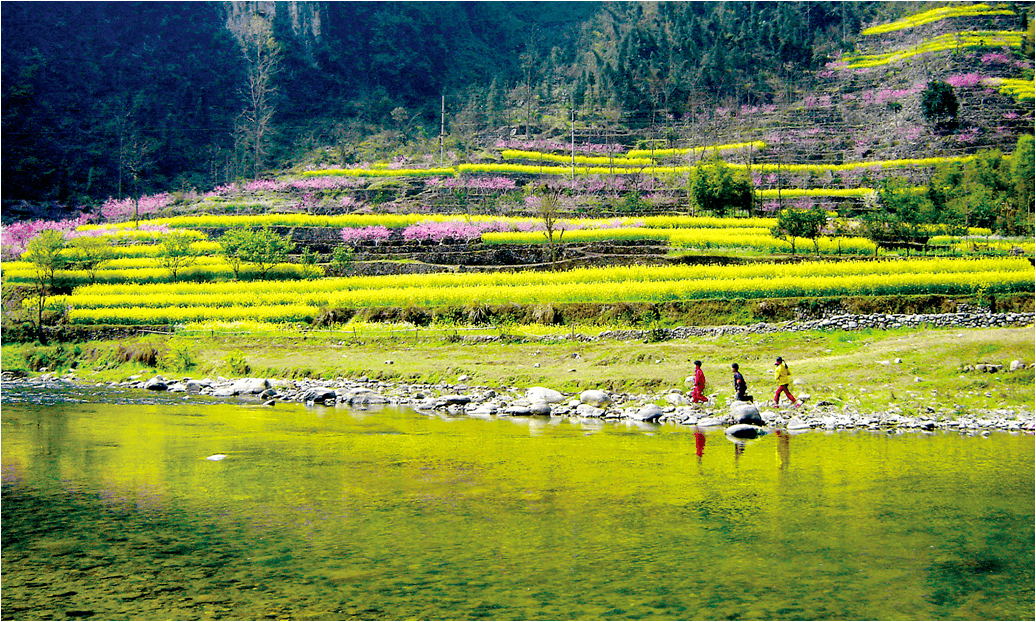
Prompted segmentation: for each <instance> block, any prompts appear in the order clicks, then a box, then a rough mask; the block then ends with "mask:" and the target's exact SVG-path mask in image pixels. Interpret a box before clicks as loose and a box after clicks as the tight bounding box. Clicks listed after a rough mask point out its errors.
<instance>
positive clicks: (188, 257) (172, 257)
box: [158, 231, 198, 281]
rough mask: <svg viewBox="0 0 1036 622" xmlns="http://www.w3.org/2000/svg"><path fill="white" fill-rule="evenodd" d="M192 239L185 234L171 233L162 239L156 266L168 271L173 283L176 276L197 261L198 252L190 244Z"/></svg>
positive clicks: (192, 241)
mask: <svg viewBox="0 0 1036 622" xmlns="http://www.w3.org/2000/svg"><path fill="white" fill-rule="evenodd" d="M193 243H194V239H193V238H192V237H190V236H189V235H187V234H185V233H181V232H179V231H173V232H171V233H167V234H166V235H165V236H164V237H163V238H162V254H161V255H159V256H158V265H160V266H162V267H163V268H165V269H166V270H168V271H169V275H170V277H171V278H172V280H173V281H176V275H177V273H179V272H180V270H183V269H184V268H187V267H189V266H193V265H194V263H195V262H196V261H198V252H197V251H196V250H195V249H194V247H193V246H192V244H193Z"/></svg>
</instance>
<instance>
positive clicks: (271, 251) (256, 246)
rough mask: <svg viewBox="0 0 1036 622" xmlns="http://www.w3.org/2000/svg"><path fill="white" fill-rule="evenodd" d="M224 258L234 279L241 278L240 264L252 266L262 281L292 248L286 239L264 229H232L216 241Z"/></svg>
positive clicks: (283, 259)
mask: <svg viewBox="0 0 1036 622" xmlns="http://www.w3.org/2000/svg"><path fill="white" fill-rule="evenodd" d="M219 245H220V249H221V252H222V254H223V256H224V257H225V258H226V260H227V262H228V263H229V264H230V266H231V268H232V269H233V270H234V278H240V276H241V264H243V263H247V264H253V265H254V266H255V267H256V269H257V270H258V272H259V278H260V279H265V278H266V274H267V273H268V272H269V271H270V268H272V267H274V266H275V265H277V264H279V263H282V262H284V261H285V260H286V259H287V258H288V253H290V252H291V251H292V249H294V244H292V243H291V240H290V239H289V238H288V236H281V235H278V234H277V233H276V232H275V231H273V230H272V229H270V226H269V225H265V226H264V227H263V228H262V229H255V230H253V229H231V230H230V231H227V232H226V233H224V234H223V235H222V236H221V237H220V239H219Z"/></svg>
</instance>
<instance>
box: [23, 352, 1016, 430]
mask: <svg viewBox="0 0 1036 622" xmlns="http://www.w3.org/2000/svg"><path fill="white" fill-rule="evenodd" d="M1029 367H1031V365H1027V364H1025V363H1023V362H1021V361H1013V362H1012V364H1011V365H1010V366H1008V367H1006V368H1005V367H1003V366H1000V365H983V364H979V365H975V366H971V371H972V373H1014V372H1016V371H1020V370H1023V369H1027V368H1029ZM2 380H3V382H4V383H5V384H7V383H15V382H16V383H22V384H26V385H29V386H34V385H35V386H38V387H39V388H40V390H46V389H47V387H50V386H54V385H55V384H58V385H60V384H66V383H69V384H88V383H86V382H84V381H83V380H82V379H79V378H77V377H76V376H75V375H74V374H72V373H69V374H66V375H64V376H55V375H54V374H43V375H42V376H39V377H36V378H31V379H15V378H12V377H11V376H10V375H8V374H4V377H3V378H2ZM467 380H468V379H467V378H466V377H461V378H460V379H459V381H458V383H455V384H450V383H439V384H434V385H433V384H404V383H391V382H381V381H376V380H370V379H367V378H362V377H361V378H356V379H345V378H337V379H334V380H312V379H306V380H276V379H267V378H239V379H227V378H216V379H191V378H182V379H166V378H163V377H161V376H153V377H149V378H144V377H134V378H130V379H128V380H126V381H123V382H111V383H107V384H100V385H93V386H97V387H100V388H108V389H115V390H125V389H139V390H142V391H152V392H168V393H179V394H183V395H184V397H185V399H189V397H190V396H192V395H197V396H208V397H210V398H218V399H227V400H242V401H245V402H248V403H255V404H260V403H261V404H263V405H266V406H271V407H272V406H275V405H276V404H278V403H283V402H294V403H303V404H306V405H307V406H323V407H336V406H340V407H348V408H355V409H371V408H372V407H373V408H378V407H382V406H404V407H410V408H413V409H415V410H417V411H419V412H423V413H426V414H429V415H432V416H455V417H478V418H495V417H530V416H532V417H536V416H542V417H574V418H581V419H593V420H601V421H631V422H639V423H646V424H659V425H667V424H668V425H681V426H698V427H702V428H706V427H719V426H723V427H727V426H733V427H728V428H727V431H728V433H743V434H747V435H749V436H755V435H758V434H763V433H765V432H766V431H769V430H774V429H784V430H787V431H789V432H797V431H808V430H813V429H819V430H852V429H866V430H886V431H888V432H889V433H895V432H902V431H935V430H945V431H958V432H960V433H966V434H971V433H975V434H988V433H990V432H991V431H994V430H999V431H1006V432H1027V433H1031V432H1033V431H1034V430H1036V417H1034V414H1033V413H1032V412H1030V411H1029V410H1028V409H1026V408H1024V407H1010V408H1008V407H1005V408H995V409H980V410H973V411H970V412H960V411H959V410H957V409H956V408H953V407H948V406H944V405H939V404H933V405H931V406H927V407H924V408H922V409H919V410H918V409H913V410H909V409H907V408H904V407H903V406H900V405H896V404H893V405H890V406H889V407H888V408H887V409H885V410H883V411H881V412H864V411H861V410H858V409H855V408H853V407H851V406H848V405H838V404H835V403H833V402H830V401H826V400H812V399H811V398H810V396H809V395H804V394H803V395H799V398H800V400H801V405H799V406H796V407H791V406H790V405H788V404H786V403H785V404H784V405H782V406H781V407H776V406H774V405H772V404H771V403H766V402H763V403H760V404H758V405H755V404H745V403H742V402H736V401H733V400H730V399H727V398H725V397H723V396H720V395H713V396H711V398H710V400H709V401H708V402H707V403H704V404H691V402H690V399H689V396H688V395H686V394H685V392H684V391H683V390H682V389H680V388H671V389H669V390H668V391H665V392H664V393H651V394H638V393H611V392H606V391H601V390H597V389H588V390H586V391H583V392H581V393H578V394H575V393H573V394H564V393H561V392H559V391H555V390H553V389H549V388H546V387H532V388H527V389H524V388H519V387H505V388H490V387H481V386H471V385H469V384H466V381H467ZM744 426H758V429H746V428H745V427H744ZM738 428H740V430H738ZM732 431H733V432H732Z"/></svg>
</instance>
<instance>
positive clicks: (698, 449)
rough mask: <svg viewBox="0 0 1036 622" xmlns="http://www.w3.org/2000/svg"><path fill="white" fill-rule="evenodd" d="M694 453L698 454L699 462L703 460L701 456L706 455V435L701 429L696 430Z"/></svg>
mask: <svg viewBox="0 0 1036 622" xmlns="http://www.w3.org/2000/svg"><path fill="white" fill-rule="evenodd" d="M694 453H695V454H696V455H697V456H698V462H701V457H702V456H703V455H705V435H704V434H702V432H701V430H695V431H694Z"/></svg>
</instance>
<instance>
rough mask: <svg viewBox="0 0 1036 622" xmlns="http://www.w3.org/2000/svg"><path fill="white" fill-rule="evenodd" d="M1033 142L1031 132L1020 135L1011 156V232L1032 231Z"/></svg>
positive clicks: (1035, 156)
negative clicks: (1013, 211) (1013, 212)
mask: <svg viewBox="0 0 1036 622" xmlns="http://www.w3.org/2000/svg"><path fill="white" fill-rule="evenodd" d="M1033 143H1034V141H1033V137H1032V135H1031V134H1025V135H1023V136H1020V137H1019V138H1018V144H1017V145H1015V148H1014V154H1013V155H1012V156H1011V183H1012V185H1013V190H1014V197H1013V198H1014V206H1015V214H1014V218H1013V219H1012V222H1013V224H1014V225H1015V227H1014V228H1015V229H1016V230H1015V231H1012V233H1021V232H1022V231H1023V230H1027V231H1028V232H1029V234H1032V232H1033V213H1034V204H1033V202H1034V193H1033V185H1034V183H1036V172H1034V171H1033V167H1034V164H1033V161H1034V160H1036V154H1034V153H1033Z"/></svg>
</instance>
